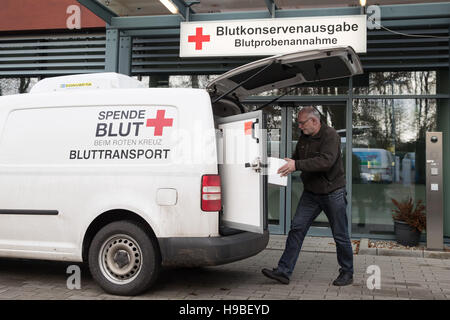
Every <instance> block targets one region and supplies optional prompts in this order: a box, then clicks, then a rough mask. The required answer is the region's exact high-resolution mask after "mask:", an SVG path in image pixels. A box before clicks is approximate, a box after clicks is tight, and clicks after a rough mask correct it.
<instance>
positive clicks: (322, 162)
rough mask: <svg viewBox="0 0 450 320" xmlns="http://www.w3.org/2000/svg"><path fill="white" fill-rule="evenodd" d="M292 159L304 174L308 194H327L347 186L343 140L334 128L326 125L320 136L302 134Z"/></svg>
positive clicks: (318, 134) (323, 125) (304, 184)
mask: <svg viewBox="0 0 450 320" xmlns="http://www.w3.org/2000/svg"><path fill="white" fill-rule="evenodd" d="M292 159H294V160H295V169H296V170H300V171H302V173H301V178H302V180H303V186H304V190H306V191H310V192H313V193H317V194H327V193H330V192H332V191H335V190H336V189H339V188H341V187H344V186H345V173H344V165H343V163H342V157H341V139H340V137H339V135H338V134H337V132H336V130H334V129H333V128H331V127H329V126H327V125H325V124H323V123H322V125H321V127H320V130H319V132H318V133H317V134H316V135H314V136H308V135H305V134H302V135H301V136H300V138H299V139H298V142H297V146H296V147H295V152H294V154H293V155H292Z"/></svg>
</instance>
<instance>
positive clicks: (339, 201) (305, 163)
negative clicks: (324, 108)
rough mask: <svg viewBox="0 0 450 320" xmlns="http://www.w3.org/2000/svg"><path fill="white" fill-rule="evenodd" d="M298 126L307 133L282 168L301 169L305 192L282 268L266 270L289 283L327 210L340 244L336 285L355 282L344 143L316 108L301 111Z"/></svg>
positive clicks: (284, 172) (285, 171)
mask: <svg viewBox="0 0 450 320" xmlns="http://www.w3.org/2000/svg"><path fill="white" fill-rule="evenodd" d="M298 127H299V128H300V129H301V130H302V132H303V134H302V135H301V137H300V138H299V140H298V142H297V146H296V148H295V152H294V154H293V156H292V158H293V159H288V158H285V160H286V161H287V163H286V164H285V165H284V166H282V167H281V168H279V169H278V173H279V174H281V175H282V176H286V175H288V174H290V173H291V172H294V171H295V170H300V171H301V172H302V173H301V178H302V181H303V185H304V191H303V194H302V196H301V198H300V201H299V203H298V206H297V210H296V212H295V216H294V219H293V220H292V223H291V230H290V231H289V234H288V237H287V240H286V247H285V249H284V252H283V255H282V256H281V258H280V260H279V262H278V267H277V268H274V269H273V270H270V269H263V270H262V273H263V274H264V275H265V276H266V277H269V278H271V279H275V280H277V281H279V282H281V283H283V284H288V283H289V278H290V276H291V275H292V272H293V270H294V267H295V264H296V262H297V258H298V256H299V253H300V249H301V247H302V243H303V240H304V238H305V236H306V233H307V232H308V229H309V227H310V226H311V224H312V223H313V221H314V219H315V218H316V217H317V216H318V215H319V214H320V212H321V211H324V212H325V214H326V216H327V218H328V221H329V223H330V227H331V231H332V233H333V238H334V241H335V243H336V251H337V260H338V263H339V266H340V269H339V276H338V278H337V279H336V280H335V281H334V282H333V285H336V286H345V285H349V284H351V283H353V251H352V246H351V242H350V237H349V234H348V225H347V215H346V206H347V199H346V197H345V196H346V191H345V174H344V166H343V163H342V158H341V150H340V149H341V142H340V137H339V135H338V134H337V133H336V130H334V129H333V128H331V127H329V126H327V125H326V124H321V122H320V114H319V112H318V111H317V110H316V109H315V108H313V107H304V108H302V109H301V110H300V112H299V114H298Z"/></svg>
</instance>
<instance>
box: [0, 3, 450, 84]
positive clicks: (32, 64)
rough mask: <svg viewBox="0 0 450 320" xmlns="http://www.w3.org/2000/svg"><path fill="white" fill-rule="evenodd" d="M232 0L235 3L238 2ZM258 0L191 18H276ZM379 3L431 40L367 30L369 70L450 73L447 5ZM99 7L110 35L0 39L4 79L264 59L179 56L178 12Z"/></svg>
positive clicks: (388, 17)
mask: <svg viewBox="0 0 450 320" xmlns="http://www.w3.org/2000/svg"><path fill="white" fill-rule="evenodd" d="M79 1H80V3H82V2H83V3H87V2H96V0H79ZM111 1H112V0H111ZM154 1H156V0H154ZM205 1H206V0H202V2H205ZM211 1H212V0H211ZM229 1H230V2H231V3H232V2H233V1H234V0H229ZM255 1H258V3H259V4H260V5H261V6H262V8H261V10H260V11H246V12H245V11H239V12H221V13H198V7H197V6H198V5H194V7H193V8H194V11H195V14H191V15H190V21H210V20H227V19H256V18H271V14H270V12H269V10H268V8H267V6H266V3H265V1H264V0H255ZM306 1H307V0H305V2H306ZM317 1H318V2H320V0H317ZM128 2H132V0H129V1H127V3H128ZM146 2H147V1H146ZM158 2H159V1H158ZM274 2H275V3H276V4H277V6H278V5H279V4H280V3H282V1H281V0H274ZM208 3H209V1H208ZM227 3H228V1H227ZM302 3H304V1H302ZM88 5H89V4H88ZM380 8H381V16H382V21H381V23H382V25H383V26H385V27H387V28H390V29H393V30H394V31H398V32H403V33H409V34H415V35H423V36H426V37H417V36H415V37H406V36H402V35H399V34H395V33H392V32H389V31H387V30H383V29H380V30H368V32H367V54H364V55H360V58H361V61H362V63H363V67H364V69H365V70H366V71H382V70H389V71H397V70H409V71H411V70H435V69H439V68H444V69H447V70H448V68H449V63H450V58H449V44H450V42H449V39H448V37H449V36H450V2H446V3H433V4H423V3H422V4H408V5H393V6H381V7H380ZM95 10H97V11H96V14H97V15H104V17H106V18H105V19H109V18H108V17H111V23H108V25H107V29H106V34H105V32H99V31H96V33H92V32H90V33H73V34H69V33H67V32H61V33H54V34H41V35H28V36H24V35H8V36H1V37H0V76H4V77H5V76H6V77H15V76H44V77H45V76H50V75H63V74H75V73H88V72H102V71H105V70H106V71H115V72H120V73H124V74H129V75H190V74H195V75H199V74H222V73H224V72H226V71H229V70H231V69H233V68H236V67H238V66H240V65H243V64H246V63H249V62H251V61H254V60H256V59H259V58H260V57H217V58H207V59H205V58H180V57H179V37H180V22H182V21H184V20H183V18H182V16H181V15H174V14H170V15H168V14H166V15H163V16H141V17H124V16H116V15H117V13H111V12H109V11H107V10H102V7H100V6H98V7H97V9H95ZM359 13H360V10H359V7H345V8H326V9H323V8H322V9H320V8H318V9H300V10H299V9H296V10H285V9H283V8H281V9H280V10H276V17H277V18H287V17H311V16H332V15H352V14H359Z"/></svg>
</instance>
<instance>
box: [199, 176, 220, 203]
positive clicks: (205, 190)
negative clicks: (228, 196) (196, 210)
mask: <svg viewBox="0 0 450 320" xmlns="http://www.w3.org/2000/svg"><path fill="white" fill-rule="evenodd" d="M201 197H202V198H201V207H202V210H203V211H219V210H221V209H222V189H221V187H220V176H219V175H217V174H211V175H204V176H202V192H201Z"/></svg>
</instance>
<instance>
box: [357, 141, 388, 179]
mask: <svg viewBox="0 0 450 320" xmlns="http://www.w3.org/2000/svg"><path fill="white" fill-rule="evenodd" d="M353 153H354V154H355V155H356V156H357V157H358V158H359V160H360V168H361V180H362V182H366V183H370V182H381V183H392V181H393V177H394V169H395V161H394V157H393V155H392V153H391V152H390V151H388V150H386V149H371V148H353Z"/></svg>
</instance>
